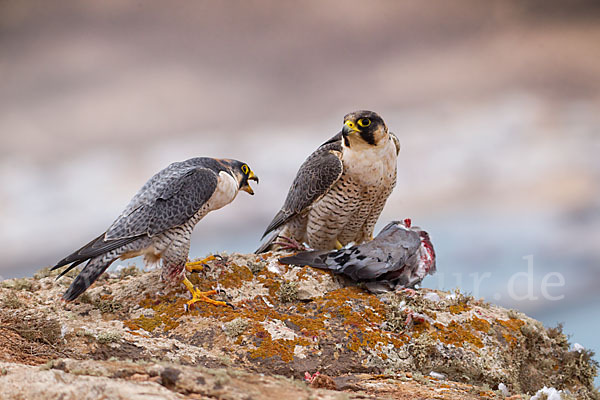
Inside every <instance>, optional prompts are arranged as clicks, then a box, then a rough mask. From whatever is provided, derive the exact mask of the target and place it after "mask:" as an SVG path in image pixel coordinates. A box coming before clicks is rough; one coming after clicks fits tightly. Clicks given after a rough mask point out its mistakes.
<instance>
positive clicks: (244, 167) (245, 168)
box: [242, 164, 250, 175]
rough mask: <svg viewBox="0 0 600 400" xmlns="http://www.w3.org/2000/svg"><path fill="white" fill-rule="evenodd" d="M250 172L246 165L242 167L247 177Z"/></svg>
mask: <svg viewBox="0 0 600 400" xmlns="http://www.w3.org/2000/svg"><path fill="white" fill-rule="evenodd" d="M249 171H250V168H248V166H247V165H246V164H244V165H242V172H243V173H244V174H245V175H248V172H249Z"/></svg>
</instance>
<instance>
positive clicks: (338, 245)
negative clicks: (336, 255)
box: [335, 240, 344, 250]
mask: <svg viewBox="0 0 600 400" xmlns="http://www.w3.org/2000/svg"><path fill="white" fill-rule="evenodd" d="M342 247H344V245H343V244H341V243H340V241H339V240H336V241H335V248H336V249H337V250H340V249H341V248H342Z"/></svg>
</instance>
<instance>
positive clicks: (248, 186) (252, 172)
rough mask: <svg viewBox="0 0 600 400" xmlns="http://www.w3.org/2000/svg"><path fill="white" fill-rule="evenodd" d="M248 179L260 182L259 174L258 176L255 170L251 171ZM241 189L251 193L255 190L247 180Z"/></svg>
mask: <svg viewBox="0 0 600 400" xmlns="http://www.w3.org/2000/svg"><path fill="white" fill-rule="evenodd" d="M248 181H256V183H258V176H256V175H255V174H254V171H252V170H251V171H250V173H249V174H248ZM241 189H242V190H243V191H244V192H247V193H250V194H252V195H253V194H254V190H252V188H251V187H250V184H249V183H248V182H246V184H245V185H244V186H242V187H241Z"/></svg>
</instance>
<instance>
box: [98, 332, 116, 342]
mask: <svg viewBox="0 0 600 400" xmlns="http://www.w3.org/2000/svg"><path fill="white" fill-rule="evenodd" d="M96 339H97V340H98V343H115V342H119V341H121V334H120V333H119V332H101V333H99V334H98V336H97V338H96Z"/></svg>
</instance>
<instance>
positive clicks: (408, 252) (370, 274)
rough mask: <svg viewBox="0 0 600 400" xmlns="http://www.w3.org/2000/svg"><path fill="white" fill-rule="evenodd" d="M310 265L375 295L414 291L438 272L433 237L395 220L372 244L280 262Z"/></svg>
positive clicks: (286, 258)
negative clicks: (404, 289)
mask: <svg viewBox="0 0 600 400" xmlns="http://www.w3.org/2000/svg"><path fill="white" fill-rule="evenodd" d="M279 261H280V262H282V263H284V264H295V265H310V266H311V267H315V268H320V269H326V270H330V271H333V272H335V273H336V274H342V275H345V276H347V277H349V278H350V279H352V280H354V281H357V282H364V284H365V286H366V287H367V288H368V289H369V290H370V291H371V292H373V293H380V292H385V291H390V290H395V289H396V288H412V287H414V286H415V285H418V284H419V283H421V281H422V280H423V278H425V276H426V275H427V274H430V275H433V273H434V272H435V251H434V250H433V245H432V244H431V240H430V239H429V234H428V233H427V232H425V231H424V230H422V229H420V228H418V227H411V221H410V219H405V220H404V221H393V222H391V223H389V224H388V225H386V226H385V228H383V229H382V230H381V232H379V235H377V237H376V238H375V239H373V240H371V241H370V242H367V243H363V244H361V245H358V246H352V247H348V248H345V249H341V250H338V251H332V252H327V251H306V252H302V253H298V254H296V255H295V256H291V257H284V258H281V259H280V260H279Z"/></svg>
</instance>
